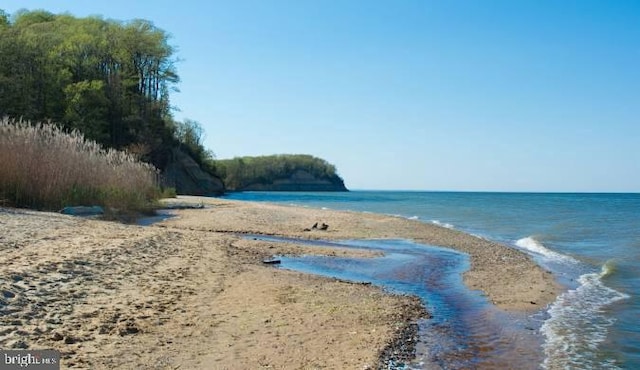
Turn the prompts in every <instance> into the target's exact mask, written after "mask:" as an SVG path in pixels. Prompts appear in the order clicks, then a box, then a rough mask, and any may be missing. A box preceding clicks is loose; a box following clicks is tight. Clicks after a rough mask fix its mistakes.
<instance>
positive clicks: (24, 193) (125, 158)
mask: <svg viewBox="0 0 640 370" xmlns="http://www.w3.org/2000/svg"><path fill="white" fill-rule="evenodd" d="M156 182H157V170H156V169H155V168H154V167H153V166H151V165H148V164H146V163H142V162H139V161H137V160H136V159H135V158H134V157H133V156H132V155H130V154H128V153H125V152H121V151H117V150H113V149H104V148H102V147H101V146H100V145H99V144H97V143H96V142H94V141H89V140H86V139H85V138H84V136H83V135H82V134H80V133H79V132H77V131H73V132H70V133H67V132H64V131H62V130H61V129H60V128H58V127H57V126H55V125H53V124H50V123H47V124H44V123H37V124H31V123H29V122H25V121H16V120H11V119H8V118H4V119H1V120H0V200H4V202H5V203H8V204H11V205H14V206H17V207H28V208H36V209H46V210H58V209H60V208H62V207H64V206H74V205H101V206H104V207H106V208H107V209H117V210H120V211H135V210H143V209H147V208H148V207H150V205H151V203H152V202H153V201H155V200H156V199H157V198H158V197H159V195H160V194H159V190H158V187H157V186H156Z"/></svg>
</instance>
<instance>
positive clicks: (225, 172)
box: [216, 154, 342, 190]
mask: <svg viewBox="0 0 640 370" xmlns="http://www.w3.org/2000/svg"><path fill="white" fill-rule="evenodd" d="M216 165H217V166H218V172H219V174H220V175H222V176H223V177H222V178H223V179H224V181H225V186H226V187H227V189H229V190H242V189H243V188H244V187H246V186H248V185H251V184H270V183H272V182H273V181H274V180H276V179H282V178H287V177H289V176H291V175H292V174H294V173H295V172H296V171H299V170H302V171H306V172H308V173H310V174H311V175H313V176H315V177H317V178H320V179H327V180H330V181H342V179H340V177H339V176H338V174H337V172H336V168H335V166H334V165H332V164H330V163H328V162H327V161H325V160H324V159H321V158H317V157H313V156H311V155H306V154H279V155H270V156H260V157H238V158H233V159H226V160H219V161H216Z"/></svg>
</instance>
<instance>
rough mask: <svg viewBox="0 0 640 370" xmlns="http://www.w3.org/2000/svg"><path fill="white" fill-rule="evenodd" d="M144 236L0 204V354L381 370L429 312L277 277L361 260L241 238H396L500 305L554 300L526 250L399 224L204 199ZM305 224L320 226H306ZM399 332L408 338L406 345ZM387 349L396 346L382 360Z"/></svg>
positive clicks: (76, 363) (70, 362)
mask: <svg viewBox="0 0 640 370" xmlns="http://www.w3.org/2000/svg"><path fill="white" fill-rule="evenodd" d="M168 202H188V203H191V204H196V203H204V204H205V206H206V207H205V208H204V209H185V210H176V211H173V212H175V213H176V214H177V217H173V218H170V219H168V220H165V221H163V222H160V223H156V224H153V225H151V226H144V227H143V226H136V225H124V224H120V223H116V222H108V221H98V220H89V219H81V218H74V217H70V216H64V215H60V214H56V213H46V212H35V211H25V210H15V209H7V208H0V250H1V251H2V253H1V255H0V291H1V292H2V295H1V296H0V310H2V314H1V315H0V348H53V349H57V350H60V351H61V353H62V355H63V361H62V367H63V368H91V369H112V368H123V369H256V368H275V369H316V368H317V369H321V368H327V369H335V368H341V369H363V368H380V367H382V365H383V363H384V360H385V358H386V357H387V355H388V353H389V349H390V348H392V349H393V348H395V349H397V348H400V347H399V346H398V345H397V344H398V341H399V340H402V341H403V342H406V341H407V339H411V338H407V335H411V323H413V322H415V320H416V319H418V318H421V317H426V316H427V315H428V313H426V312H425V311H424V309H423V308H422V307H421V306H420V302H419V300H418V299H416V298H414V297H407V296H399V295H392V294H388V293H385V292H383V291H382V290H381V289H379V288H377V287H374V286H370V285H363V284H354V283H349V282H344V281H338V280H335V279H328V278H321V277H314V276H309V275H305V274H301V273H297V272H291V271H284V270H278V269H275V268H274V267H273V266H269V265H265V264H263V263H262V261H263V260H264V259H265V258H269V257H270V256H272V255H276V254H294V255H295V254H323V255H358V256H363V257H366V256H367V253H368V252H363V251H354V250H350V249H342V248H329V247H321V248H319V247H310V246H305V245H298V244H296V243H272V242H266V241H260V240H248V239H243V238H241V237H240V236H238V234H247V233H249V234H266V235H278V236H287V237H295V238H307V239H325V240H327V239H328V240H334V239H335V240H337V239H354V238H407V239H413V240H415V241H417V242H420V243H425V244H431V245H438V246H443V247H449V248H452V249H456V250H459V251H462V252H465V253H467V254H469V255H470V260H471V268H470V270H469V271H467V272H466V273H465V274H464V281H465V283H466V284H467V286H469V287H470V288H472V289H477V290H481V291H483V292H484V293H485V294H486V295H487V297H488V299H489V300H490V301H491V302H493V303H494V304H495V305H496V306H497V307H499V308H501V309H503V310H510V311H532V310H537V309H540V308H541V307H544V305H546V304H547V303H549V302H551V301H552V300H553V299H554V298H555V297H556V295H557V294H558V292H559V289H560V287H559V286H558V285H557V283H555V281H554V279H553V277H552V275H551V274H549V273H547V272H546V271H544V270H543V269H541V268H540V267H539V266H537V265H536V264H535V263H534V262H533V261H532V260H531V259H530V258H529V257H528V256H526V255H525V254H523V253H521V252H519V251H517V250H514V249H511V248H508V247H506V246H502V245H500V244H496V243H493V242H490V241H486V240H483V239H480V238H477V237H474V236H471V235H467V234H464V233H462V232H459V231H456V230H451V229H446V228H443V227H439V226H436V225H430V224H424V223H420V222H418V221H413V220H406V219H403V218H397V217H390V216H382V215H375V214H364V213H351V212H338V211H330V210H321V209H310V208H297V207H287V206H279V205H271V204H265V203H249V202H236V201H229V200H221V199H214V198H197V197H179V199H175V200H168ZM316 222H321V223H322V222H324V223H327V224H328V225H329V229H328V230H326V231H321V230H311V231H305V228H310V227H311V225H313V224H314V223H316ZM407 333H409V334H407ZM391 352H393V350H392V351H391Z"/></svg>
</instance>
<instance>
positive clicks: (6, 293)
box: [2, 290, 16, 298]
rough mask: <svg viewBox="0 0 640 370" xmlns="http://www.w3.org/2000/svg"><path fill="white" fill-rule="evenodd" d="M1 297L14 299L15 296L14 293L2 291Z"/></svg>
mask: <svg viewBox="0 0 640 370" xmlns="http://www.w3.org/2000/svg"><path fill="white" fill-rule="evenodd" d="M2 296H3V297H5V298H14V297H15V296H16V295H15V293H14V292H11V291H9V290H3V291H2Z"/></svg>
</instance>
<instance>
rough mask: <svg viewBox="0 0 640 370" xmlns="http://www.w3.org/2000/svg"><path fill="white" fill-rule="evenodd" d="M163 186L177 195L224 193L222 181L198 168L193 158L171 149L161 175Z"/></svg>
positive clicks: (178, 150)
mask: <svg viewBox="0 0 640 370" xmlns="http://www.w3.org/2000/svg"><path fill="white" fill-rule="evenodd" d="M163 177H164V178H163V182H164V185H165V186H170V187H174V188H175V189H176V192H177V193H178V194H185V195H220V194H222V193H224V190H225V188H224V184H223V182H222V180H221V179H220V178H219V177H217V176H214V175H212V174H210V173H208V172H205V171H203V170H202V168H200V166H199V165H198V163H196V161H195V160H193V158H191V157H190V156H189V155H188V154H186V153H185V152H183V151H182V150H180V149H177V148H176V149H172V150H171V155H170V158H169V161H168V163H167V165H166V167H165V170H164V173H163Z"/></svg>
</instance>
